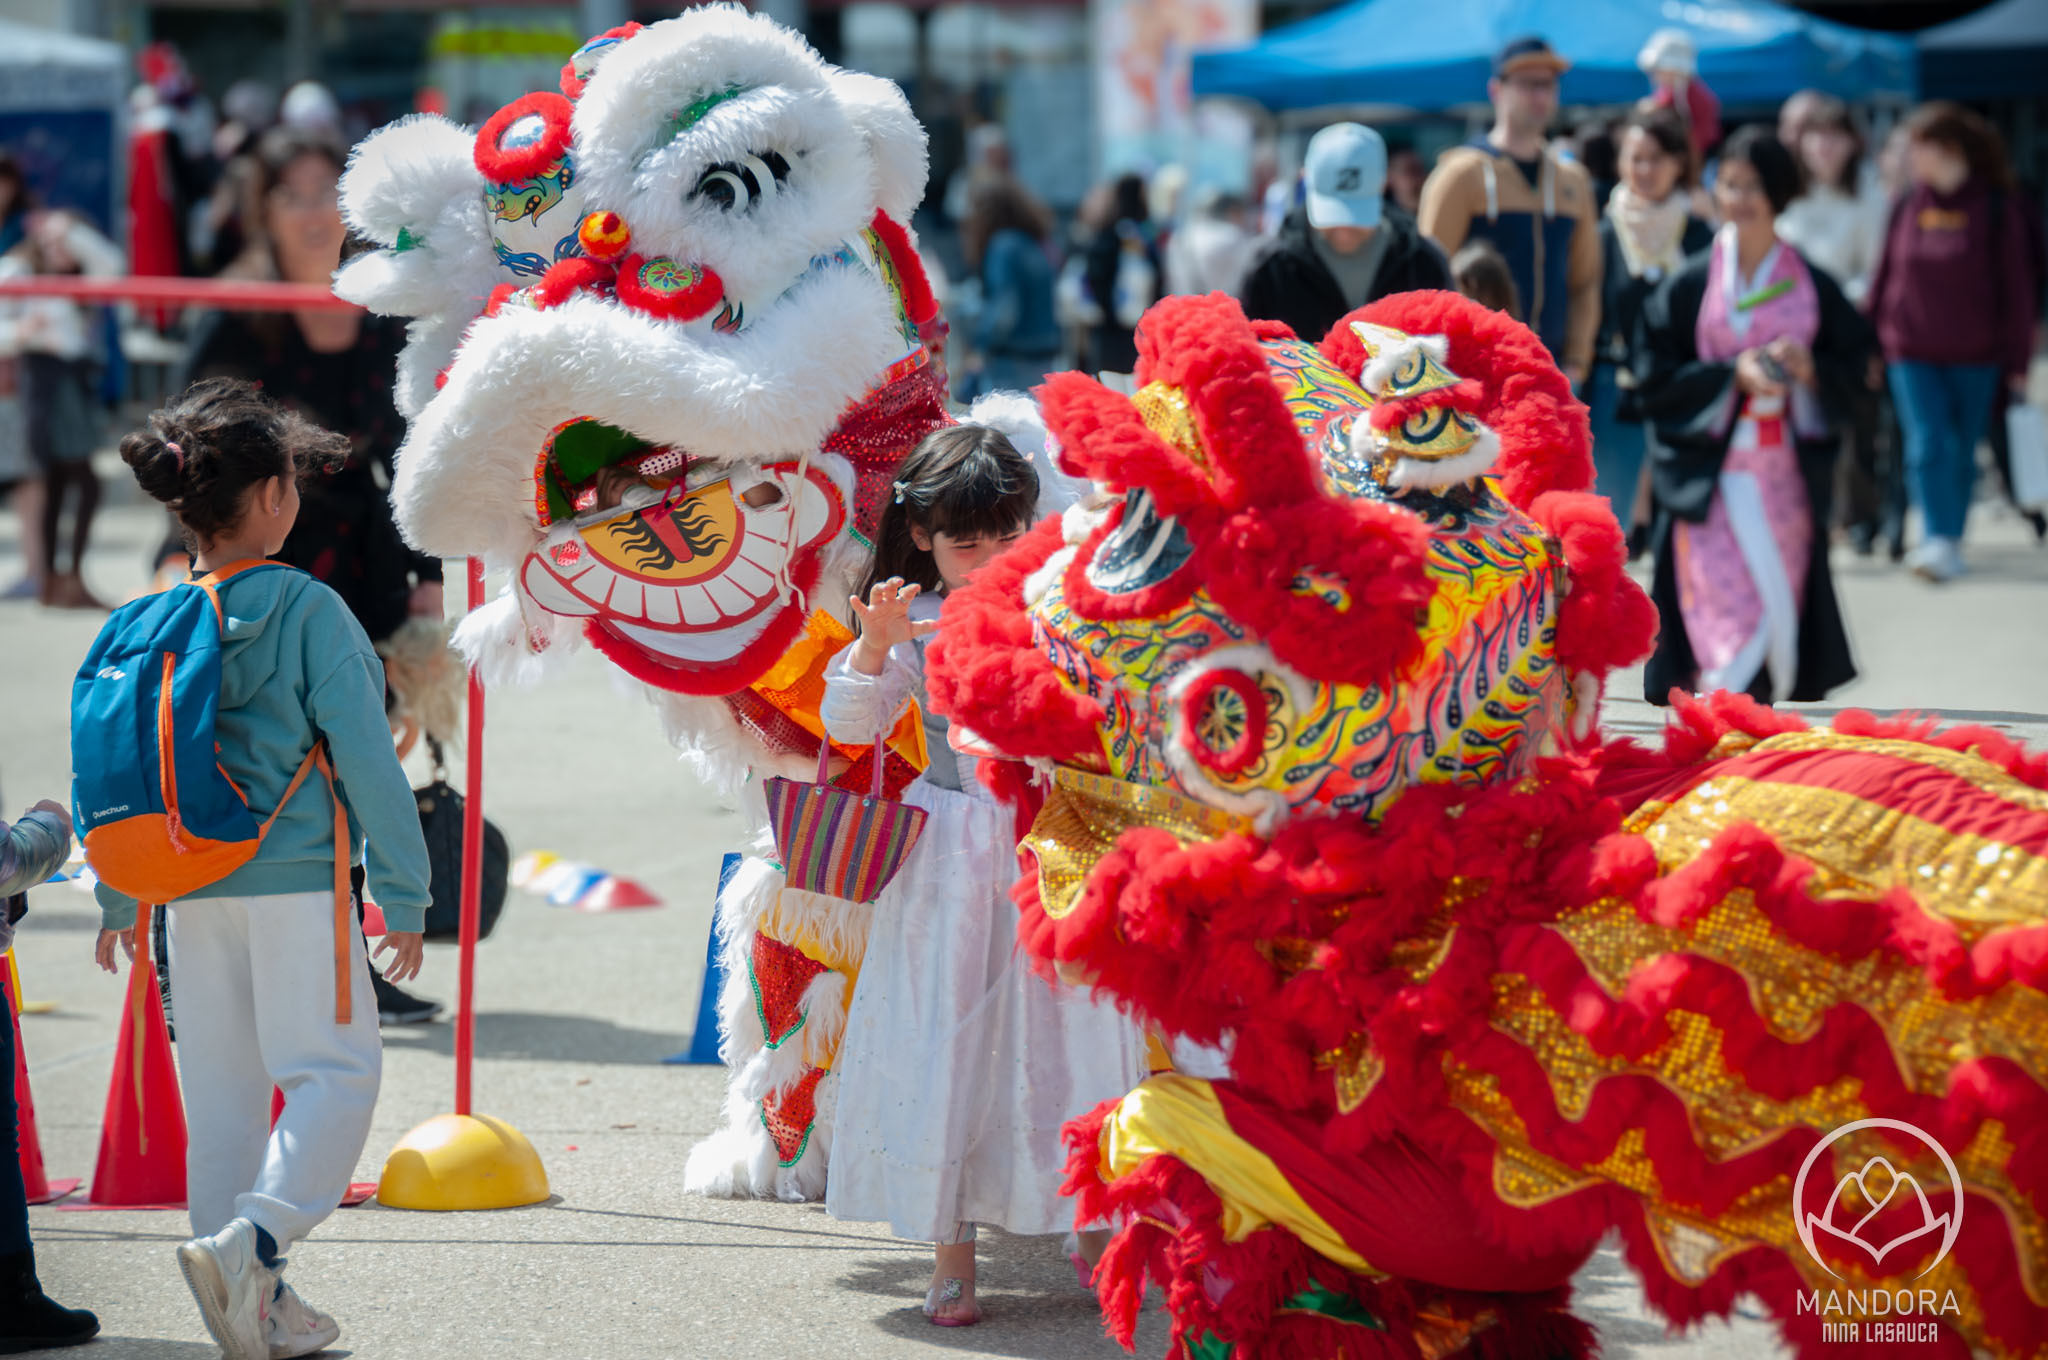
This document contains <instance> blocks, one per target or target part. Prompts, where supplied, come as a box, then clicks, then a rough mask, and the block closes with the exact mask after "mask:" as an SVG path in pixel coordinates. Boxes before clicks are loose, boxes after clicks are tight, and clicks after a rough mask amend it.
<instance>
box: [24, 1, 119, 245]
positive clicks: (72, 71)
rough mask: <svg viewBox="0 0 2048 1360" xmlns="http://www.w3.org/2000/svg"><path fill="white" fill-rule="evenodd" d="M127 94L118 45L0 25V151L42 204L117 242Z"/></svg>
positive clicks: (44, 30) (94, 39) (25, 27)
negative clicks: (74, 213) (72, 212)
mask: <svg viewBox="0 0 2048 1360" xmlns="http://www.w3.org/2000/svg"><path fill="white" fill-rule="evenodd" d="M127 86H128V54H127V52H126V51H125V50H123V48H122V47H121V45H120V44H119V43H112V42H103V41H101V40H100V39H98V38H82V37H78V36H77V35H75V34H70V33H59V32H56V31H54V30H52V29H47V28H32V27H30V26H29V25H27V24H17V23H9V22H7V21H5V20H0V147H4V148H5V149H6V150H8V151H9V152H11V153H13V155H14V157H15V158H16V159H17V160H18V161H20V162H21V165H22V168H23V170H24V171H26V172H27V175H28V179H29V183H30V184H31V185H33V186H34V187H35V190H36V193H37V194H38V196H39V197H41V198H42V199H43V200H44V201H45V202H46V203H49V204H51V205H53V206H60V207H68V208H77V209H79V210H81V211H83V212H84V213H85V214H86V215H87V216H89V217H91V218H92V219H93V221H94V222H95V224H97V225H98V226H99V227H100V229H101V230H102V231H108V232H109V234H111V235H114V236H115V237H116V238H117V239H118V238H119V236H120V232H119V230H118V228H119V225H120V222H121V211H120V207H121V180H122V165H123V157H122V155H121V142H120V132H121V120H122V117H123V113H124V110H125V107H126V101H127Z"/></svg>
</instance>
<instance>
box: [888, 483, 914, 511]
mask: <svg viewBox="0 0 2048 1360" xmlns="http://www.w3.org/2000/svg"><path fill="white" fill-rule="evenodd" d="M889 488H890V489H891V490H892V491H894V492H895V493H896V504H898V505H901V504H903V493H904V492H906V491H908V490H909V489H910V487H909V486H908V485H907V484H906V483H903V482H891V483H889Z"/></svg>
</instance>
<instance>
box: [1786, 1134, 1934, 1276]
mask: <svg viewBox="0 0 2048 1360" xmlns="http://www.w3.org/2000/svg"><path fill="white" fill-rule="evenodd" d="M1863 1129H1891V1130H1893V1131H1894V1132H1897V1133H1904V1134H1909V1135H1911V1136H1912V1137H1914V1138H1917V1139H1919V1140H1920V1141H1921V1142H1922V1143H1925V1144H1926V1145H1927V1146H1928V1147H1930V1148H1932V1149H1933V1150H1934V1155H1935V1156H1936V1157H1939V1158H1940V1159H1941V1165H1942V1169H1943V1170H1945V1171H1947V1172H1948V1185H1947V1186H1946V1187H1945V1188H1944V1187H1935V1188H1934V1199H1933V1200H1931V1201H1930V1200H1929V1198H1928V1192H1927V1190H1926V1189H1925V1188H1923V1187H1922V1186H1921V1184H1920V1182H1919V1181H1918V1180H1916V1179H1915V1178H1914V1177H1913V1175H1912V1173H1910V1172H1906V1171H1900V1170H1898V1169H1897V1168H1896V1167H1894V1166H1893V1165H1892V1164H1891V1162H1889V1161H1888V1160H1886V1159H1885V1158H1884V1157H1883V1156H1882V1155H1880V1156H1876V1157H1872V1158H1870V1159H1869V1160H1868V1161H1866V1162H1865V1163H1864V1164H1863V1165H1862V1166H1861V1167H1859V1168H1858V1169H1856V1170H1854V1171H1851V1172H1850V1173H1849V1174H1848V1175H1846V1176H1844V1177H1842V1179H1841V1180H1839V1181H1837V1182H1836V1183H1835V1191H1834V1193H1833V1194H1832V1195H1829V1196H1828V1202H1827V1207H1826V1208H1825V1209H1823V1210H1821V1211H1820V1212H1818V1213H1816V1212H1813V1211H1811V1210H1809V1209H1808V1208H1807V1207H1806V1203H1807V1201H1806V1179H1807V1176H1808V1174H1809V1173H1811V1172H1812V1170H1813V1168H1814V1164H1815V1163H1816V1162H1818V1161H1819V1160H1820V1158H1821V1154H1822V1153H1824V1152H1826V1151H1827V1150H1828V1149H1829V1148H1831V1147H1833V1146H1834V1145H1835V1144H1836V1143H1838V1142H1840V1141H1841V1140H1842V1139H1844V1138H1846V1137H1848V1136H1849V1135H1850V1134H1852V1133H1857V1132H1859V1131H1861V1130H1863ZM1962 1184H1963V1182H1962V1178H1961V1177H1960V1176H1958V1175H1957V1174H1956V1164H1955V1162H1954V1161H1952V1160H1951V1159H1950V1158H1949V1155H1948V1150H1947V1149H1946V1148H1944V1147H1942V1145H1941V1144H1940V1143H1937V1142H1935V1141H1934V1139H1933V1138H1931V1137H1929V1136H1928V1135H1927V1133H1926V1132H1925V1131H1924V1130H1922V1129H1918V1128H1915V1127H1914V1126H1913V1125H1911V1124H1907V1123H1903V1122H1901V1121H1899V1120H1897V1119H1858V1120H1856V1121H1855V1122H1854V1123H1850V1124H1844V1125H1842V1127H1840V1128H1838V1129H1836V1130H1835V1131H1834V1132H1833V1133H1831V1134H1829V1135H1828V1136H1827V1137H1825V1138H1823V1139H1821V1140H1820V1141H1819V1142H1818V1143H1815V1144H1814V1145H1813V1150H1812V1151H1811V1152H1808V1153H1807V1154H1806V1160H1805V1161H1804V1162H1803V1163H1801V1164H1800V1167H1799V1178H1798V1179H1797V1180H1796V1181H1794V1182H1793V1183H1792V1213H1793V1218H1794V1225H1795V1226H1796V1227H1797V1228H1798V1230H1799V1242H1800V1245H1801V1246H1803V1247H1805V1248H1806V1253H1807V1255H1809V1256H1811V1257H1813V1259H1814V1261H1815V1262H1816V1263H1818V1264H1819V1266H1820V1268H1821V1269H1822V1270H1825V1271H1827V1273H1828V1274H1830V1275H1835V1277H1836V1278H1837V1279H1839V1278H1841V1277H1840V1276H1839V1275H1838V1274H1837V1273H1836V1271H1835V1269H1834V1267H1833V1266H1830V1265H1829V1264H1828V1263H1827V1261H1826V1260H1825V1259H1823V1258H1822V1256H1821V1254H1820V1252H1819V1251H1817V1250H1815V1248H1814V1239H1815V1237H1816V1235H1821V1234H1824V1235H1826V1236H1828V1237H1831V1238H1834V1239H1836V1240H1837V1241H1840V1242H1846V1243H1851V1244H1853V1245H1854V1246H1855V1247H1856V1248H1857V1249H1858V1250H1859V1251H1860V1252H1861V1254H1862V1255H1864V1256H1866V1257H1868V1258H1869V1261H1870V1265H1871V1267H1872V1269H1874V1270H1882V1269H1883V1267H1884V1263H1885V1258H1886V1257H1888V1256H1890V1255H1891V1254H1892V1252H1894V1251H1896V1250H1898V1249H1899V1248H1900V1247H1904V1246H1908V1245H1909V1244H1912V1243H1915V1242H1924V1241H1925V1240H1927V1239H1928V1238H1929V1237H1930V1236H1931V1235H1932V1234H1934V1233H1936V1232H1939V1233H1940V1234H1941V1235H1942V1236H1941V1250H1940V1251H1938V1252H1936V1253H1935V1254H1934V1259H1933V1260H1932V1261H1929V1262H1928V1263H1927V1269H1926V1270H1923V1271H1921V1272H1920V1274H1921V1275H1925V1274H1926V1273H1927V1271H1928V1270H1932V1269H1934V1268H1935V1267H1936V1266H1938V1265H1940V1264H1941V1263H1942V1260H1943V1259H1944V1258H1945V1257H1947V1255H1948V1253H1949V1249H1950V1248H1952V1247H1954V1246H1955V1244H1956V1234H1958V1233H1960V1232H1961V1231H1962V1230H1963V1192H1962ZM1852 1190H1853V1191H1854V1193H1853V1194H1852V1193H1851V1191H1852ZM1937 1208H1939V1212H1937ZM1880 1217H1882V1218H1885V1219H1886V1220H1887V1222H1886V1223H1884V1224H1883V1225H1880V1224H1879V1223H1878V1219H1879V1218H1880ZM1916 1278H1917V1277H1916Z"/></svg>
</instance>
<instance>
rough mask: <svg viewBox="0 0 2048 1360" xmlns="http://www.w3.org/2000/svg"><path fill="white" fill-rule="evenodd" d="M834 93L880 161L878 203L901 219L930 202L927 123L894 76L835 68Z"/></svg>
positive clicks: (877, 162) (883, 209)
mask: <svg viewBox="0 0 2048 1360" xmlns="http://www.w3.org/2000/svg"><path fill="white" fill-rule="evenodd" d="M832 93H833V94H834V95H835V96H836V97H837V98H838V100H839V103H840V104H841V106H843V107H844V108H845V110H846V116H847V119H848V121H849V122H851V123H852V124H853V125H854V127H855V128H857V129H859V131H860V134H861V136H862V137H863V138H864V139H866V141H867V146H868V153H869V154H870V155H871V156H873V157H874V161H875V204H876V206H877V207H879V208H881V210H882V211H883V212H885V213H887V214H888V215H889V216H890V217H893V218H895V219H896V220H897V221H898V222H908V221H909V220H910V214H911V213H912V212H913V211H914V210H915V209H916V208H917V205H918V204H919V203H922V202H923V201H924V182H925V176H926V174H927V173H928V172H929V169H930V164H929V159H928V156H927V153H926V150H925V135H924V126H923V125H922V124H921V123H919V122H918V121H917V119H916V118H915V117H914V116H913V115H912V114H911V112H910V101H909V100H907V99H905V98H904V97H903V91H902V90H901V89H899V88H897V85H896V82H895V81H893V80H884V79H882V78H881V77H880V76H871V75H867V74H865V73H864V72H860V71H834V72H833V73H832Z"/></svg>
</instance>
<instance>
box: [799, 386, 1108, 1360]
mask: <svg viewBox="0 0 2048 1360" xmlns="http://www.w3.org/2000/svg"><path fill="white" fill-rule="evenodd" d="M898 475H899V477H900V478H901V480H899V481H897V482H896V484H895V488H894V492H895V495H894V501H893V503H892V504H890V505H889V506H888V507H887V508H886V509H885V510H884V512H883V515H882V523H881V527H880V531H879V533H878V534H877V536H876V537H877V542H878V545H879V546H878V547H877V549H876V554H875V566H874V568H873V570H872V571H871V572H870V573H869V576H868V581H867V585H866V589H865V592H864V593H865V598H861V597H855V598H854V600H853V607H854V612H855V614H856V616H857V617H858V619H859V622H860V627H861V635H860V639H859V640H858V641H857V642H855V643H854V644H853V645H852V646H851V647H848V648H847V649H846V650H845V651H843V652H841V653H840V654H839V656H838V657H837V658H836V659H835V660H834V662H833V664H832V667H831V669H830V670H829V671H827V673H826V678H825V703H824V720H825V728H826V730H827V731H828V732H830V733H831V735H832V737H833V738H834V739H835V740H837V741H840V742H847V743H855V742H858V743H866V742H872V741H873V740H875V738H876V736H877V734H878V733H882V732H886V731H887V730H888V729H889V728H891V727H892V726H894V724H895V722H896V720H897V718H898V717H899V716H900V715H901V714H902V712H903V710H904V708H905V706H906V705H907V704H908V703H909V702H910V701H911V700H912V699H916V700H918V701H919V703H920V705H924V703H925V689H924V647H925V644H926V643H927V642H928V641H929V640H930V638H931V636H932V634H933V633H935V632H936V631H938V629H939V628H941V627H942V626H943V625H944V619H943V615H942V613H941V605H942V604H943V601H944V597H945V595H946V593H947V592H948V591H950V590H953V589H957V588H958V587H959V586H961V585H962V584H964V583H965V581H966V580H967V578H968V576H969V575H970V574H971V573H973V572H974V571H975V569H976V568H978V567H980V566H981V565H982V564H984V563H985V562H987V561H988V560H989V559H991V558H993V557H994V556H996V555H997V554H998V553H1000V552H1001V551H1002V550H1003V549H1004V548H1006V547H1007V546H1009V545H1010V544H1011V543H1013V542H1015V541H1016V539H1017V538H1018V536H1019V535H1021V534H1022V533H1023V532H1024V531H1025V530H1026V529H1028V528H1029V527H1030V524H1031V521H1032V519H1033V518H1034V517H1035V514H1036V510H1037V502H1038V486H1039V479H1038V476H1037V474H1036V472H1035V471H1034V469H1033V468H1032V466H1031V464H1030V462H1029V461H1027V460H1026V459H1025V458H1024V457H1023V456H1022V455H1021V454H1019V453H1018V452H1017V450H1016V448H1015V447H1014V446H1013V445H1012V444H1011V443H1010V441H1009V440H1008V439H1007V438H1005V437H1004V436H1003V435H1002V434H1001V433H1000V432H998V431H996V430H992V429H988V428H985V427H981V426H973V425H963V426H954V427H951V428H948V429H945V430H940V431H938V432H936V433H934V434H932V435H931V436H930V437H928V438H927V439H925V441H924V442H923V443H921V444H919V445H918V447H917V448H916V450H914V451H913V452H912V453H911V455H910V457H909V458H907V459H906V460H905V461H904V463H903V467H902V469H901V471H900V473H899V474H898ZM924 722H925V738H926V747H927V749H928V751H929V753H930V757H931V764H930V766H929V767H928V768H927V769H926V770H925V772H924V774H923V775H922V776H921V777H920V778H919V779H918V780H917V782H915V783H914V784H912V785H911V786H910V787H909V789H908V790H906V791H905V793H904V799H905V800H906V801H907V802H909V803H911V804H913V805H915V806H917V807H921V808H923V809H925V811H926V812H927V813H928V814H929V816H930V820H929V821H928V822H927V823H926V825H925V828H924V833H923V835H922V836H921V837H920V839H919V840H918V843H917V846H916V848H915V849H914V850H913V851H912V852H911V854H910V856H909V858H908V860H907V861H906V862H905V863H904V865H903V868H902V870H901V871H900V872H899V873H898V874H897V876H896V878H895V880H894V881H893V882H891V883H890V885H889V886H888V888H887V889H886V890H885V891H884V892H883V893H882V896H881V897H880V899H879V900H878V901H877V902H876V903H875V915H874V925H873V927H872V929H871V931H870V933H869V936H868V947H867V956H866V959H865V961H864V962H863V963H862V965H861V973H860V981H859V983H858V985H857V986H856V987H855V989H854V995H853V1005H852V1008H851V1009H850V1011H849V1012H848V1015H847V1021H846V1038H845V1042H844V1046H843V1048H842V1049H841V1052H840V1077H839V1106H838V1113H837V1120H836V1130H837V1132H836V1135H835V1139H834V1142H833V1147H832V1170H831V1175H830V1178H829V1180H828V1183H827V1187H826V1192H825V1207H826V1209H827V1210H828V1211H829V1212H830V1213H831V1214H832V1215H833V1216H834V1217H837V1218H846V1219H864V1220H877V1221H886V1222H887V1223H888V1224H889V1226H890V1228H891V1229H892V1230H893V1231H894V1232H895V1233H896V1235H897V1236H899V1237H903V1238H907V1239H910V1240H913V1241H924V1242H931V1243H933V1244H934V1245H935V1249H936V1256H937V1259H936V1261H935V1264H934V1269H933V1271H932V1283H931V1288H930V1290H929V1292H928V1293H927V1294H926V1297H925V1305H924V1312H925V1316H927V1317H928V1318H930V1319H931V1321H932V1322H933V1323H934V1324H936V1325H938V1326H942V1327H964V1326H972V1325H973V1324H974V1323H976V1322H978V1321H980V1318H981V1312H980V1308H979V1306H978V1305H977V1304H976V1302H975V1297H974V1239H975V1226H976V1225H977V1224H982V1223H986V1224H992V1225H994V1226H997V1227H1000V1228H1002V1229H1004V1230H1005V1231H1007V1232H1012V1233H1020V1234H1049V1233H1057V1232H1061V1231H1063V1230H1064V1229H1065V1228H1066V1227H1067V1226H1068V1225H1070V1224H1071V1223H1072V1220H1073V1210H1072V1207H1071V1206H1070V1205H1069V1204H1067V1203H1066V1202H1065V1201H1064V1200H1062V1198H1061V1196H1060V1188H1059V1187H1060V1182H1061V1180H1062V1166H1063V1162H1064V1160H1065V1157H1064V1152H1063V1149H1062V1147H1061V1143H1060V1126H1061V1125H1062V1124H1063V1123H1065V1122H1066V1121H1067V1120H1069V1119H1071V1118H1073V1117H1074V1116H1076V1115H1079V1114H1082V1113H1084V1112H1085V1111H1087V1110H1089V1109H1092V1108H1093V1107H1094V1106H1095V1105H1097V1104H1099V1103H1100V1102H1101V1101H1104V1100H1107V1099H1109V1098H1111V1097H1114V1096H1121V1095H1123V1094H1124V1093H1126V1092H1127V1091H1129V1090H1130V1089H1131V1088H1132V1087H1133V1086H1135V1085H1136V1084H1137V1083H1138V1082H1139V1081H1140V1080H1141V1079H1142V1078H1143V1077H1144V1075H1145V1073H1144V1062H1143V1040H1142V1037H1141V1034H1140V1032H1139V1030H1138V1029H1137V1027H1136V1026H1135V1025H1133V1024H1132V1023H1131V1022H1130V1021H1128V1020H1126V1019H1125V1018H1124V1017H1123V1016H1121V1015H1119V1014H1118V1013H1117V1012H1115V1011H1114V1010H1112V1009H1111V1008H1110V1007H1109V1006H1108V1005H1106V1004H1105V1005H1097V1004H1095V1003H1094V1002H1093V1000H1092V999H1091V998H1090V996H1089V994H1088V993H1087V992H1085V991H1077V990H1074V989H1071V988H1067V987H1058V986H1055V985H1053V984H1051V983H1048V982H1047V981H1046V980H1045V979H1044V978H1043V977H1041V976H1039V975H1038V974H1037V973H1035V972H1033V971H1032V969H1031V967H1030V965H1029V963H1028V962H1026V961H1025V960H1024V959H1023V958H1022V957H1021V956H1020V955H1019V953H1018V950H1017V944H1016V937H1017V908H1016V907H1015V905H1013V904H1012V903H1011V901H1010V897H1009V887H1010V884H1011V883H1012V882H1013V881H1014V880H1015V878H1016V875H1017V857H1016V833H1015V830H1014V824H1013V821H1012V818H1011V813H1010V810H1009V809H1008V808H1006V807H1004V806H1002V805H1001V804H999V803H997V802H996V801H995V799H994V798H993V797H992V796H991V795H990V793H989V792H988V790H987V789H985V788H983V787H982V786H981V784H980V782H979V781H978V780H976V779H975V777H974V765H975V759H974V757H972V756H968V755H965V754H962V753H959V752H956V751H954V750H952V749H951V748H950V747H949V746H948V745H947V744H946V726H947V724H946V722H945V720H944V719H943V718H939V717H936V716H934V715H933V714H932V712H931V710H930V708H929V707H928V706H926V707H925V710H924ZM1094 1236H1095V1235H1094V1234H1084V1235H1083V1242H1082V1248H1083V1251H1084V1252H1085V1253H1087V1254H1089V1255H1090V1256H1093V1255H1095V1254H1099V1252H1100V1249H1101V1243H1100V1242H1098V1241H1093V1240H1088V1239H1091V1238H1093V1237H1094Z"/></svg>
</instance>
